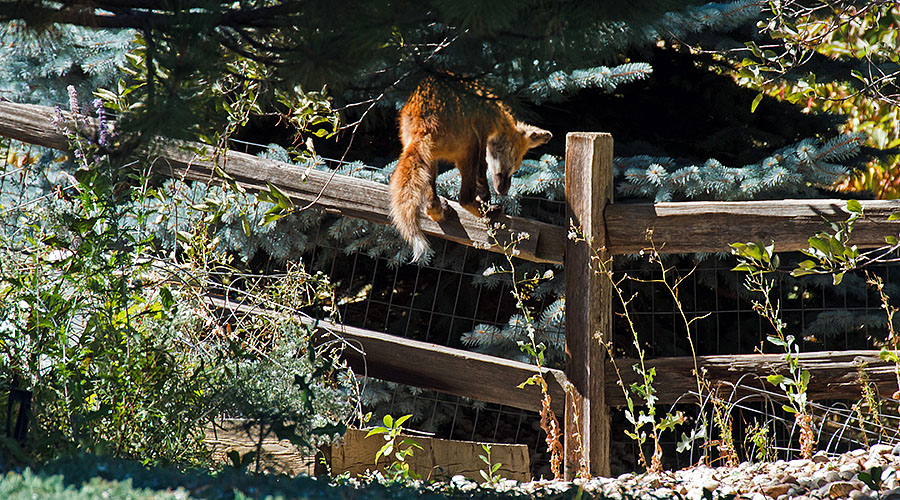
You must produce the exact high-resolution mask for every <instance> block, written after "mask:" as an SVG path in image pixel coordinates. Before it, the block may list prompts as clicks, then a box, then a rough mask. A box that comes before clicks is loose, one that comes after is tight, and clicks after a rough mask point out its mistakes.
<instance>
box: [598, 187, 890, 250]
mask: <svg viewBox="0 0 900 500" xmlns="http://www.w3.org/2000/svg"><path fill="white" fill-rule="evenodd" d="M846 204H847V200H769V201H734V202H731V201H702V202H688V201H685V202H673V203H656V204H646V203H634V204H629V203H622V204H616V205H612V206H610V207H609V208H608V209H607V210H606V228H607V231H608V240H609V249H610V251H611V252H612V253H614V254H626V253H638V252H640V251H641V249H644V248H649V246H650V242H649V241H647V239H646V238H645V234H646V232H647V230H648V229H652V230H653V242H654V244H655V245H656V248H657V249H658V250H659V251H660V253H686V252H730V248H729V246H728V244H729V243H738V242H741V243H743V242H748V241H753V242H756V241H760V240H762V241H763V242H765V243H766V244H768V243H769V242H771V241H773V240H774V242H775V250H776V251H778V252H784V251H794V250H800V249H805V248H808V247H809V241H808V239H809V237H810V236H813V235H815V234H816V233H818V232H821V231H824V230H826V229H827V227H826V225H825V222H824V221H825V220H830V221H841V220H846V219H847V216H848V214H847V213H846V212H845V211H844V209H845V207H846ZM860 204H861V205H862V207H863V211H864V213H865V218H863V219H860V220H858V221H856V223H855V225H854V227H853V235H852V236H853V237H852V243H854V244H856V245H858V246H859V247H860V248H873V247H879V246H883V245H884V244H885V243H884V237H885V236H888V235H893V236H897V235H898V234H900V221H888V220H887V219H888V217H889V216H890V215H891V213H893V212H894V211H897V210H900V202H898V201H896V200H890V201H889V200H861V201H860Z"/></svg>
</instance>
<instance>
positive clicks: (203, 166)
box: [0, 100, 900, 264]
mask: <svg viewBox="0 0 900 500" xmlns="http://www.w3.org/2000/svg"><path fill="white" fill-rule="evenodd" d="M54 114H55V112H54V110H53V108H49V107H46V106H36V105H31V104H17V103H12V102H7V101H2V100H0V136H4V137H9V138H12V139H16V140H19V141H22V142H27V143H29V144H36V145H39V146H46V147H50V148H55V149H67V148H68V140H67V139H66V137H65V136H64V135H63V134H62V133H60V132H59V131H58V130H57V129H56V126H55V125H54V123H53V118H54ZM64 115H65V116H68V115H67V114H65V113H64ZM144 154H147V155H151V156H152V157H153V158H154V159H155V162H154V168H156V169H157V171H158V172H160V173H162V174H166V175H172V176H179V177H183V178H185V179H190V180H198V181H204V182H218V181H219V180H217V179H216V175H215V172H214V168H215V166H216V165H218V166H220V167H221V168H222V169H223V171H225V172H226V173H227V174H228V175H230V176H232V177H234V178H235V179H236V180H237V182H238V183H239V184H241V185H242V186H243V187H245V188H247V189H248V190H251V191H259V190H261V189H265V188H266V183H272V184H273V185H275V186H276V187H278V188H279V189H281V190H282V191H284V192H285V193H286V194H287V195H288V196H290V197H291V199H292V200H293V201H294V202H295V203H297V204H304V205H305V204H306V203H309V202H312V201H313V200H316V206H318V207H319V208H323V209H325V210H329V211H332V212H336V213H340V214H343V215H346V216H349V217H356V218H360V219H365V220H369V221H373V222H378V223H383V224H387V223H389V217H388V191H387V186H385V185H383V184H379V183H377V182H372V181H368V180H365V179H358V178H354V177H347V176H342V175H335V176H333V177H332V176H331V174H329V173H327V172H322V171H318V170H311V171H309V172H308V177H304V174H305V173H306V170H305V169H300V168H299V167H296V166H293V165H289V164H285V163H280V162H277V161H272V160H264V159H261V158H258V157H256V156H253V155H249V154H245V153H240V152H237V151H227V152H225V153H224V154H222V155H219V156H217V155H216V151H214V150H213V148H210V147H209V146H205V145H202V144H199V143H196V142H185V141H172V140H159V141H154V142H153V143H152V144H151V146H150V147H149V149H148V150H147V151H144ZM567 164H568V163H567ZM326 185H327V189H323V188H325V186H326ZM845 203H846V202H845V201H844V200H770V201H746V202H715V201H704V202H674V203H657V204H652V203H623V204H613V205H610V206H608V207H606V209H605V212H604V215H603V217H602V218H603V224H604V227H605V228H606V229H605V232H606V246H607V249H608V251H609V252H610V253H612V254H626V253H637V252H639V251H640V250H641V249H643V248H646V247H647V246H648V242H647V241H646V240H645V238H644V235H645V233H646V230H647V229H653V241H654V243H655V244H656V246H657V248H658V250H659V251H660V252H661V253H685V252H727V251H728V250H729V247H728V244H729V243H732V242H735V241H757V240H764V241H769V240H773V239H774V241H775V245H776V250H778V251H791V250H799V249H801V248H806V246H807V240H806V238H808V237H809V236H811V235H813V234H815V233H817V232H819V231H821V230H822V228H823V226H822V222H823V220H826V219H827V220H840V219H844V218H846V216H847V214H846V213H845V211H844V205H845ZM860 203H861V204H862V206H863V209H864V210H865V213H866V217H865V218H864V219H862V220H859V221H857V222H856V225H855V227H854V230H853V233H854V243H855V244H857V245H859V246H860V247H861V248H870V247H877V246H880V245H882V244H883V243H884V236H886V235H889V234H896V233H897V232H898V229H897V228H898V227H900V226H898V222H897V221H888V220H887V219H888V216H890V214H891V213H892V211H893V210H896V209H897V204H896V203H895V202H892V201H881V200H864V201H860ZM450 205H451V206H452V207H453V209H454V211H455V212H456V214H457V217H455V218H454V217H451V218H449V219H448V220H447V221H446V222H442V223H441V224H438V223H436V222H434V221H432V220H431V219H429V218H428V217H426V216H424V215H423V216H422V217H421V218H420V222H421V224H422V229H423V230H424V231H425V232H426V233H427V234H430V235H433V236H438V237H440V238H444V239H448V240H451V241H455V242H457V243H461V244H464V245H469V246H483V245H484V244H488V243H490V239H489V238H488V236H487V231H486V229H485V227H484V224H483V223H481V222H480V221H479V220H478V219H477V218H476V217H474V216H473V215H472V214H470V213H469V212H468V211H467V210H464V209H462V208H461V207H460V206H459V204H457V203H456V202H453V201H451V202H450ZM497 222H501V223H504V224H506V225H507V226H508V228H509V230H510V231H514V232H527V233H529V234H530V235H531V237H530V238H529V239H528V240H527V241H524V242H522V244H520V245H519V247H518V249H519V250H520V252H521V254H520V255H519V257H521V258H523V259H527V260H532V261H536V262H550V263H556V264H562V263H563V255H564V254H565V248H566V240H567V234H568V228H565V227H560V226H554V225H551V224H546V223H542V222H537V221H532V220H529V219H524V218H521V217H509V216H501V217H499V218H498V219H497Z"/></svg>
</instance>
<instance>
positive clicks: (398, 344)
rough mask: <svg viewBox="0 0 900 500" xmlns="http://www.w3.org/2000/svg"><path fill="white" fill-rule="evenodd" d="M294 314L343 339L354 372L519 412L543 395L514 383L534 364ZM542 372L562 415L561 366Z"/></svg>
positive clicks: (242, 310)
mask: <svg viewBox="0 0 900 500" xmlns="http://www.w3.org/2000/svg"><path fill="white" fill-rule="evenodd" d="M207 301H208V303H209V304H210V305H211V306H213V307H215V308H217V309H220V310H223V311H228V312H229V313H230V314H240V315H270V316H278V315H281V314H283V313H279V312H277V311H273V310H270V309H264V308H260V307H252V306H248V305H245V304H240V303H237V302H233V301H229V300H227V299H224V298H221V297H214V296H209V297H207ZM296 318H297V319H298V320H299V321H301V322H302V323H303V324H305V325H314V326H316V327H318V328H320V329H322V330H324V331H328V332H332V333H334V334H335V335H337V336H339V337H340V338H343V339H344V340H345V341H347V342H348V344H349V345H348V347H347V348H345V349H344V350H343V351H342V357H343V358H344V359H345V360H347V362H348V363H349V364H350V366H351V368H353V372H354V373H356V374H358V375H366V376H369V377H374V378H377V379H381V380H387V381H389V382H397V383H400V384H407V385H411V386H415V387H421V388H424V389H432V390H435V391H438V392H443V393H446V394H453V395H455V396H463V397H469V398H473V399H477V400H479V401H485V402H488V403H497V404H502V405H506V406H511V407H513V408H520V409H523V410H530V411H538V412H539V411H540V410H541V397H542V395H541V391H540V389H538V387H537V386H535V385H530V386H526V387H523V388H521V389H519V388H517V387H516V386H518V385H519V384H521V383H522V382H524V381H525V380H527V379H528V378H529V377H531V376H532V375H534V374H535V373H537V371H538V367H537V366H535V365H531V364H528V363H522V362H519V361H512V360H509V359H504V358H498V357H496V356H489V355H487V354H480V353H477V352H472V351H466V350H463V349H455V348H452V347H444V346H440V345H437V344H432V343H429V342H421V341H418V340H412V339H406V338H402V337H397V336H395V335H387V334H384V333H379V332H375V331H372V330H366V329H363V328H355V327H352V326H346V325H337V324H334V323H331V322H330V321H323V320H316V319H313V318H310V317H307V316H300V315H297V316H296ZM541 373H542V374H543V375H544V381H545V382H547V389H548V392H549V394H550V405H551V409H552V410H553V411H554V412H556V413H559V414H560V415H561V414H562V413H563V411H564V410H565V407H564V402H565V398H566V389H565V387H564V386H565V384H566V376H565V374H564V373H563V372H562V370H554V369H550V368H543V369H542V370H541ZM485 381H490V383H486V382H485Z"/></svg>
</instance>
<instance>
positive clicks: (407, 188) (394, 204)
mask: <svg viewBox="0 0 900 500" xmlns="http://www.w3.org/2000/svg"><path fill="white" fill-rule="evenodd" d="M422 149H423V148H419V147H417V146H416V144H410V145H408V146H406V147H404V148H403V153H401V154H400V159H399V160H398V161H397V168H396V169H395V170H394V173H393V175H391V183H390V187H391V220H393V221H394V226H395V227H396V228H397V231H399V232H400V236H402V237H403V239H404V240H406V241H407V243H409V245H410V246H411V247H412V252H413V256H412V259H413V262H419V261H421V260H422V258H423V257H424V256H425V254H427V253H428V251H429V249H430V247H429V245H428V240H427V239H426V238H425V233H423V232H422V228H421V227H419V206H420V205H421V204H422V195H423V193H425V190H426V189H430V184H431V176H430V170H429V169H430V168H431V167H430V165H431V162H430V161H429V160H430V158H429V157H428V154H427V153H426V152H424V151H422Z"/></svg>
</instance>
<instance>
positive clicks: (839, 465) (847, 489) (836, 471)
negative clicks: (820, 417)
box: [450, 444, 900, 500]
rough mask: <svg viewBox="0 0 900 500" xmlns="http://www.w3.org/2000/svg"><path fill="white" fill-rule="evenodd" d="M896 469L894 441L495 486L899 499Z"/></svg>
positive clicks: (776, 499)
mask: <svg viewBox="0 0 900 500" xmlns="http://www.w3.org/2000/svg"><path fill="white" fill-rule="evenodd" d="M879 468H880V469H879ZM898 470H900V445H897V446H893V447H892V446H888V445H880V444H879V445H874V446H872V447H871V448H869V449H868V450H863V449H860V450H853V451H850V452H847V453H845V454H843V455H837V456H829V455H826V454H825V453H824V452H819V453H818V454H816V455H815V456H814V457H813V458H812V459H811V460H802V459H801V460H790V461H784V460H778V461H776V462H765V463H754V464H751V463H749V462H744V463H742V464H740V465H739V466H737V467H715V468H714V467H705V466H697V467H691V468H689V469H684V470H680V471H674V472H664V473H661V474H623V475H621V476H619V477H616V478H594V479H590V480H586V481H585V480H576V481H575V482H574V483H568V482H558V481H556V482H554V481H533V482H530V483H517V482H515V481H504V482H502V483H500V484H498V485H496V486H495V489H496V490H498V491H505V492H524V493H530V494H534V495H536V496H545V495H550V496H553V494H554V493H561V492H564V491H568V490H571V489H572V488H576V487H578V488H583V489H584V490H586V492H590V493H594V494H595V495H597V496H608V497H612V498H646V499H660V498H686V499H688V500H700V499H703V498H736V499H737V498H741V499H751V500H766V499H773V500H786V499H796V500H806V499H838V498H851V499H854V500H869V499H876V498H878V499H885V500H900V477H898V473H897V471H898ZM879 471H880V474H878V472H879ZM861 473H862V474H861ZM869 476H876V477H875V478H874V480H875V482H872V481H870V480H868V477H869ZM450 487H451V488H452V489H457V490H462V491H466V490H474V489H477V488H479V487H481V488H483V487H484V486H483V485H481V486H479V485H478V484H477V483H475V482H472V481H468V480H466V479H465V478H463V477H462V476H456V477H454V478H453V480H452V481H451V482H450Z"/></svg>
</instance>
